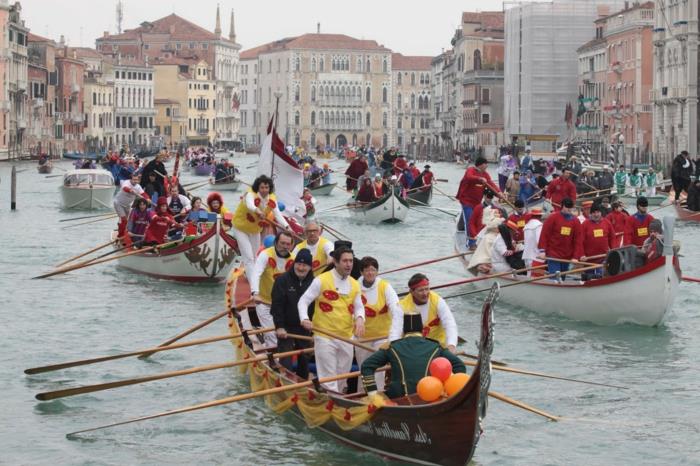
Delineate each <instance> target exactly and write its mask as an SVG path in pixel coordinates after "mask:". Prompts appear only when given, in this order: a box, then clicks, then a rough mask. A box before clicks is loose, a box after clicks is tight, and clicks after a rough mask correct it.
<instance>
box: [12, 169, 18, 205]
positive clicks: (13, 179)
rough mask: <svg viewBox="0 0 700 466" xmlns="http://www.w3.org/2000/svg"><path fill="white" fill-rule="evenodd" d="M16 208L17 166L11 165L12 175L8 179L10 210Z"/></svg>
mask: <svg viewBox="0 0 700 466" xmlns="http://www.w3.org/2000/svg"><path fill="white" fill-rule="evenodd" d="M16 208H17V167H15V166H14V165H13V166H12V176H11V180H10V210H15V209H16Z"/></svg>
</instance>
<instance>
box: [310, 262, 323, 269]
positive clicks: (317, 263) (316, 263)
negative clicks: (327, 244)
mask: <svg viewBox="0 0 700 466" xmlns="http://www.w3.org/2000/svg"><path fill="white" fill-rule="evenodd" d="M320 265H321V261H319V260H315V261H313V262H311V267H313V268H314V269H317V268H318V267H319V266H320Z"/></svg>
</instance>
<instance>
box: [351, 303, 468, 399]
mask: <svg viewBox="0 0 700 466" xmlns="http://www.w3.org/2000/svg"><path fill="white" fill-rule="evenodd" d="M400 325H401V330H402V332H401V333H402V337H401V338H399V339H397V340H394V341H392V342H391V343H384V344H383V345H382V346H381V348H379V350H377V351H376V352H375V353H373V354H372V355H371V356H369V357H368V358H367V359H366V360H365V361H364V362H363V363H362V365H361V371H362V384H363V385H364V388H365V391H366V392H367V393H368V394H369V395H373V394H374V393H375V392H376V391H377V390H378V389H379V390H381V387H378V386H377V382H376V378H375V375H374V374H375V372H376V370H377V369H379V368H380V367H383V366H385V365H386V364H390V365H391V381H390V382H389V385H388V386H387V388H386V391H385V394H386V396H387V397H389V398H397V397H401V396H405V395H411V394H413V393H415V392H416V385H417V384H418V381H419V380H420V379H422V378H423V377H424V376H425V375H426V374H428V373H429V367H430V363H431V362H432V361H433V359H435V358H439V357H443V358H447V359H448V360H449V361H450V363H452V372H454V373H458V372H459V373H466V372H467V369H466V367H465V366H464V362H462V360H461V359H459V358H458V357H457V356H455V355H454V354H453V353H452V352H451V351H450V350H447V349H445V348H444V347H443V346H442V345H441V344H440V343H439V342H438V341H436V340H433V339H430V338H425V337H424V336H423V333H424V332H423V328H424V327H423V319H422V318H421V315H420V314H419V313H417V312H415V313H405V314H404V315H403V319H401V320H400Z"/></svg>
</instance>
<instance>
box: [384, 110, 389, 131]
mask: <svg viewBox="0 0 700 466" xmlns="http://www.w3.org/2000/svg"><path fill="white" fill-rule="evenodd" d="M388 122H389V121H388V118H387V115H386V112H384V113H382V128H386V127H387V125H388Z"/></svg>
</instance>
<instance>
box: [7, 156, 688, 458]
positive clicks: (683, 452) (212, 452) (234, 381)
mask: <svg viewBox="0 0 700 466" xmlns="http://www.w3.org/2000/svg"><path fill="white" fill-rule="evenodd" d="M235 160H236V162H237V163H238V166H239V167H241V168H242V172H243V174H242V177H243V178H244V179H248V180H250V179H252V177H253V172H254V170H255V169H254V168H253V167H251V168H247V167H248V166H250V165H251V164H253V163H254V162H255V159H254V158H253V156H244V157H242V158H238V157H237V158H236V159H235ZM57 165H58V167H61V168H64V169H65V168H69V164H68V163H67V162H61V163H59V164H57ZM331 165H332V166H334V167H337V168H338V169H339V170H342V169H343V168H344V164H343V163H341V162H339V161H332V162H331ZM17 168H18V170H19V171H20V172H19V173H18V195H17V211H15V212H10V209H9V207H10V200H9V192H10V187H9V182H10V165H9V164H7V163H3V164H0V251H2V256H1V258H0V296H2V306H1V307H0V309H1V312H2V323H3V324H2V326H0V392H1V393H2V396H1V397H0V413H2V414H1V418H2V422H0V464H8V465H36V464H75V465H124V464H129V465H154V464H183V465H185V464H188V465H189V464H261V465H263V464H280V465H293V464H305V465H327V464H337V465H357V464H363V465H377V464H384V460H382V459H381V458H377V457H376V456H374V455H371V454H367V453H361V452H358V451H356V450H353V449H350V448H348V447H345V446H342V445H339V444H337V443H336V442H334V441H333V440H331V439H330V438H327V437H325V436H324V435H323V434H322V433H320V432H316V431H314V430H312V429H307V428H305V427H304V426H303V424H302V423H301V422H299V421H297V420H295V419H293V418H292V417H291V416H289V415H286V416H278V415H275V414H273V413H272V412H271V411H270V410H269V409H268V408H267V407H266V406H265V404H264V403H263V402H262V401H260V400H251V401H245V402H241V403H236V404H230V405H226V406H222V407H217V408H210V409H206V410H202V411H198V412H193V413H187V414H181V415H176V416H170V417H166V418H161V419H157V420H151V421H145V422H141V423H136V424H131V425H127V426H122V427H116V428H112V429H107V430H102V431H98V432H94V433H90V434H85V435H83V436H80V437H79V438H74V439H70V440H69V439H67V438H66V436H65V434H66V433H68V432H73V431H76V430H81V429H84V428H89V427H94V426H99V425H102V424H107V423H112V422H116V421H120V420H125V419H128V418H132V417H138V416H143V415H148V414H154V413H158V412H161V411H165V410H169V409H174V408H180V407H184V406H189V405H192V404H196V403H200V402H204V401H208V400H213V399H217V398H222V397H226V396H230V395H234V394H237V393H243V392H246V391H247V390H248V383H247V380H246V378H245V377H244V376H241V375H240V373H239V372H238V371H236V370H233V369H229V370H219V371H212V372H207V373H202V374H197V375H191V376H186V377H178V378H173V379H168V380H163V381H157V382H152V383H147V384H142V385H136V386H131V387H127V388H121V389H116V390H109V391H104V392H98V393H93V394H89V395H83V396H77V397H72V398H64V399H62V400H55V401H51V402H38V401H36V400H35V399H34V395H35V394H36V393H38V392H42V391H49V390H56V389H60V388H66V387H71V386H75V385H81V384H94V383H104V382H109V381H114V380H118V379H121V378H129V377H137V376H144V375H148V374H154V373H158V372H164V371H171V370H177V369H183V368H187V367H191V366H197V365H202V364H209V363H217V362H223V361H227V360H231V359H232V358H233V352H232V348H231V347H230V345H229V344H228V343H225V342H222V343H214V344H210V345H204V346H198V347H194V348H188V349H183V350H177V351H170V352H167V353H163V354H161V355H157V356H154V357H152V358H150V359H149V360H147V361H141V360H137V359H123V360H119V361H112V362H108V363H104V364H96V365H90V366H83V367H78V368H74V369H69V370H64V371H60V372H52V373H46V374H40V375H34V376H26V375H24V373H23V370H24V369H25V368H27V367H33V366H40V365H45V364H50V363H54V362H61V361H67V360H73V359H82V358H88V357H94V356H100V355H108V354H112V353H116V352H121V351H129V350H135V349H139V348H146V347H150V346H153V345H155V344H158V343H160V342H162V341H163V340H165V339H167V338H168V337H171V336H173V335H175V334H177V333H179V332H180V331H182V330H184V329H186V328H189V327H190V326H192V325H194V324H195V323H197V322H199V321H201V320H204V319H206V318H207V317H209V316H211V315H213V314H215V313H217V312H219V311H221V310H222V309H223V303H224V298H223V291H224V290H223V288H224V287H223V285H205V286H194V285H182V284H176V283H170V282H167V281H160V280H155V279H150V278H145V277H142V276H138V275H134V274H132V273H129V272H127V271H123V270H119V269H118V268H117V267H116V266H115V264H114V263H106V264H102V265H98V266H95V267H92V268H86V269H83V270H79V271H75V272H72V273H69V274H66V275H61V276H57V277H53V278H49V279H46V280H31V279H30V278H31V277H32V276H35V275H37V274H40V273H42V272H46V271H49V270H51V267H52V265H54V264H57V263H59V262H61V261H62V260H64V259H66V258H68V257H71V256H73V255H76V254H78V253H80V252H82V251H85V250H87V249H89V248H91V247H93V246H96V245H98V244H100V243H103V242H105V241H107V240H108V238H109V234H110V230H111V229H112V228H113V227H114V222H113V221H105V222H99V223H94V224H91V225H85V226H82V227H76V228H70V229H63V227H66V226H69V225H71V223H70V222H64V223H60V222H59V220H63V219H67V218H71V217H74V216H78V215H83V214H82V213H76V212H67V211H63V210H61V208H60V195H59V186H60V185H61V178H60V177H53V178H47V177H45V176H44V175H39V174H37V173H36V168H35V165H34V164H30V163H20V164H17ZM463 170H464V167H463V166H456V165H453V164H447V163H435V164H433V171H435V173H436V174H437V177H438V178H446V179H448V182H446V183H442V184H441V185H440V187H441V188H442V189H443V190H444V191H446V192H448V193H451V194H454V193H455V192H456V188H457V185H458V183H459V179H460V178H461V176H462V173H463ZM61 173H63V172H62V171H61V170H59V169H56V170H54V174H61ZM183 179H184V181H185V182H187V181H192V179H193V177H192V178H190V175H187V174H186V175H184V177H183ZM338 181H341V182H342V181H343V179H342V178H340V177H339V178H338ZM200 193H201V194H202V195H206V194H207V190H206V189H202V190H201V191H200ZM238 196H239V194H236V193H231V194H228V195H226V196H225V199H226V204H227V205H228V206H229V207H230V208H232V207H235V205H236V203H237V201H238ZM346 199H347V195H346V194H345V193H344V192H342V191H341V190H335V191H334V192H333V194H332V195H331V196H329V197H323V198H320V199H319V206H318V208H319V210H322V209H324V208H327V207H332V206H335V205H339V204H342V203H344V202H345V201H346ZM434 205H435V206H439V207H443V208H445V209H456V207H457V206H456V205H455V203H453V202H452V201H450V200H449V199H447V198H446V197H443V196H439V195H436V196H435V198H434ZM663 213H666V214H672V209H665V210H664V211H663ZM88 214H89V213H88ZM322 218H323V220H324V221H326V222H327V223H329V224H330V225H331V226H333V227H335V228H336V229H338V230H340V231H342V232H344V233H345V234H346V235H348V236H349V237H351V238H352V239H353V241H354V249H355V250H356V252H357V254H359V255H374V256H375V257H377V258H378V259H379V262H380V267H381V268H384V269H387V268H393V267H397V266H401V265H404V264H408V263H411V262H417V261H420V260H424V259H429V258H434V257H439V256H444V255H448V254H450V253H452V230H453V220H452V218H451V217H450V216H448V215H446V214H445V213H441V212H439V211H437V210H426V211H425V212H418V211H416V210H411V211H410V212H409V214H408V217H407V220H406V223H404V224H399V225H379V226H367V225H358V224H355V223H353V222H352V221H351V220H350V219H349V218H348V214H347V212H344V211H338V212H335V213H328V214H323V215H322ZM699 233H700V229H699V227H698V226H697V224H696V225H690V224H677V226H676V239H679V240H680V241H681V242H682V244H683V246H682V249H681V254H682V255H683V257H682V258H681V264H682V267H683V272H684V274H685V275H689V276H700V254H699V253H698V250H697V246H696V244H697V242H698V239H699ZM418 270H420V271H423V272H425V273H427V274H428V275H429V277H430V279H431V280H432V282H433V283H443V282H446V281H450V280H456V279H459V278H461V277H463V276H464V272H463V270H462V268H461V266H460V264H459V262H458V261H457V260H452V261H446V262H441V263H438V264H434V265H429V266H425V267H423V268H421V269H414V270H408V271H405V272H401V273H395V274H392V275H389V276H387V278H389V279H390V281H391V282H392V284H393V285H394V287H395V288H396V289H398V290H403V289H405V284H406V281H407V279H408V277H409V276H410V275H411V274H412V273H414V272H416V271H418ZM460 289H461V288H460ZM460 289H453V290H450V291H449V292H450V293H453V292H457V291H459V290H460ZM446 292H447V290H446ZM630 298H632V297H630ZM592 305H594V304H593V303H592ZM450 306H451V307H452V310H453V312H454V314H455V317H456V319H457V322H458V324H459V329H460V335H461V336H462V337H464V338H465V339H466V340H467V343H466V344H465V345H464V347H463V348H464V350H465V351H468V352H474V343H473V342H474V341H475V340H476V339H477V338H478V314H479V310H480V307H481V302H480V298H479V297H477V296H474V295H472V296H467V297H463V298H457V299H453V300H450ZM699 309H700V285H698V284H693V283H683V284H681V286H680V292H679V295H678V297H677V299H676V302H675V305H674V308H673V311H672V312H671V313H670V315H669V316H668V317H667V319H666V321H665V322H664V324H663V325H661V326H660V327H658V328H642V327H638V326H634V325H623V326H617V327H609V328H608V327H598V326H594V325H590V324H587V323H580V322H573V321H570V320H566V319H564V318H559V317H552V316H549V317H544V316H540V315H537V314H535V313H533V312H530V311H527V310H524V309H520V308H517V307H513V306H509V305H506V304H504V303H499V304H497V306H496V314H495V319H496V327H495V343H496V344H495V349H494V354H493V357H494V358H495V359H499V360H503V361H506V362H508V363H509V364H510V365H512V366H514V367H518V368H526V369H530V370H535V371H541V372H548V373H553V374H558V375H562V376H567V377H575V378H580V379H589V380H594V381H600V382H607V383H612V384H615V385H624V386H627V387H629V389H628V390H616V389H611V388H603V387H595V386H590V385H581V384H573V383H568V382H563V381H555V380H548V379H541V378H534V377H527V376H522V375H515V374H506V373H503V372H496V373H495V374H494V377H493V383H492V388H493V389H494V390H496V391H499V392H502V393H505V394H507V395H509V396H511V397H513V398H516V399H518V400H521V401H523V402H525V403H528V404H530V405H533V406H535V407H538V408H540V409H542V410H545V411H547V412H549V413H553V414H556V415H561V416H564V417H566V418H568V420H566V421H562V422H558V423H555V422H549V421H546V420H545V419H543V418H541V417H539V416H536V415H534V414H530V413H528V412H525V411H522V410H520V409H517V408H514V407H512V406H510V405H505V404H503V403H501V402H499V401H497V400H491V401H490V404H489V409H488V414H487V417H486V419H485V422H484V434H483V437H482V439H481V441H480V443H479V446H478V448H477V451H476V454H475V457H474V463H475V464H479V465H511V464H518V465H523V464H524V465H540V464H547V465H571V464H575V465H579V464H581V465H582V464H586V465H611V464H615V465H622V464H655V465H657V464H658V465H660V464H700V443H699V442H698V438H700V421H698V417H699V415H700V396H699V393H698V388H699V387H700V371H699V369H698V368H699V367H700V363H699V362H698V361H700V339H698V338H697V335H698V333H700V313H699V312H698V310H699ZM226 331H227V328H226V325H225V323H224V321H220V322H218V323H216V324H212V325H210V326H209V327H207V328H205V329H203V330H201V331H199V332H197V334H195V335H193V337H197V338H199V337H206V336H214V335H222V334H225V333H226Z"/></svg>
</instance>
